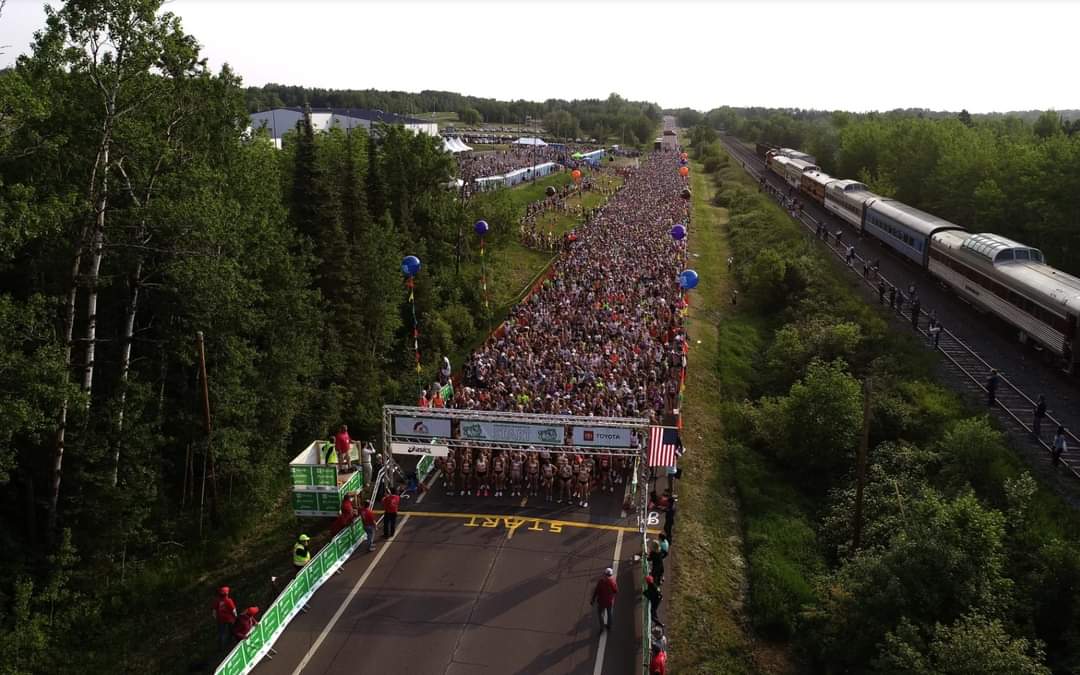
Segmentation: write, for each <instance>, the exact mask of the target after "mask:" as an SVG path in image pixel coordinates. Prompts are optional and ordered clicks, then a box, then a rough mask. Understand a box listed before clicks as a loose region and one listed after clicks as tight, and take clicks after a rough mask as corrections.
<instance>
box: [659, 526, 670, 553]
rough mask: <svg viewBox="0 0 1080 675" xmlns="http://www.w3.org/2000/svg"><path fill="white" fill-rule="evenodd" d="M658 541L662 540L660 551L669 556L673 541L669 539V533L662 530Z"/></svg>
mask: <svg viewBox="0 0 1080 675" xmlns="http://www.w3.org/2000/svg"><path fill="white" fill-rule="evenodd" d="M658 541H659V542H660V553H662V554H664V557H665V558H666V557H668V551H669V550H671V542H670V541H668V538H667V533H666V532H661V533H660V539H659V540H658Z"/></svg>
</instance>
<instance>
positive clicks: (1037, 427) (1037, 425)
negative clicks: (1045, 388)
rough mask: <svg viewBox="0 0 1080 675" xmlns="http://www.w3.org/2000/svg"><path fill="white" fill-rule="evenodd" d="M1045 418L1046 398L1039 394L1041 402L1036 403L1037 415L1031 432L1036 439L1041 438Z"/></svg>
mask: <svg viewBox="0 0 1080 675" xmlns="http://www.w3.org/2000/svg"><path fill="white" fill-rule="evenodd" d="M1044 417H1046V396H1045V395H1043V394H1039V400H1038V401H1036V402H1035V415H1034V418H1033V419H1032V422H1031V431H1032V433H1034V434H1035V438H1039V436H1040V432H1041V431H1042V421H1043V418H1044Z"/></svg>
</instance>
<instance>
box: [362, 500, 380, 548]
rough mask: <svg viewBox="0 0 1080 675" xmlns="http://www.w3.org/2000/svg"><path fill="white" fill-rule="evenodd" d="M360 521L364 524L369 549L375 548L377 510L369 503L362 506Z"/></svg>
mask: <svg viewBox="0 0 1080 675" xmlns="http://www.w3.org/2000/svg"><path fill="white" fill-rule="evenodd" d="M360 522H362V523H363V524H364V534H366V535H367V541H368V548H367V550H368V551H374V550H375V524H376V523H377V522H378V521H376V520H375V512H374V511H372V510H371V507H369V506H368V505H367V504H364V505H362V506H361V507H360Z"/></svg>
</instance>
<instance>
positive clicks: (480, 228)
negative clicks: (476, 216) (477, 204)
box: [473, 220, 488, 237]
mask: <svg viewBox="0 0 1080 675" xmlns="http://www.w3.org/2000/svg"><path fill="white" fill-rule="evenodd" d="M473 229H475V230H476V233H477V234H478V235H480V236H481V237H482V236H484V235H485V234H487V233H488V224H487V221H486V220H478V221H476V224H475V225H473Z"/></svg>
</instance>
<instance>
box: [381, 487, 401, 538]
mask: <svg viewBox="0 0 1080 675" xmlns="http://www.w3.org/2000/svg"><path fill="white" fill-rule="evenodd" d="M400 506H401V497H399V496H398V495H397V493H396V492H388V493H386V496H385V497H383V498H382V507H383V538H384V539H392V538H393V537H394V531H395V530H396V529H397V514H398V508H399V507H400Z"/></svg>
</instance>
